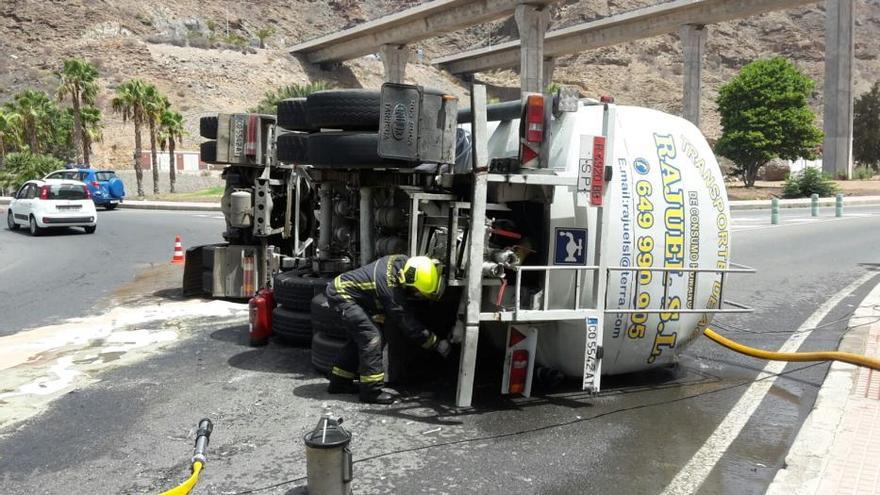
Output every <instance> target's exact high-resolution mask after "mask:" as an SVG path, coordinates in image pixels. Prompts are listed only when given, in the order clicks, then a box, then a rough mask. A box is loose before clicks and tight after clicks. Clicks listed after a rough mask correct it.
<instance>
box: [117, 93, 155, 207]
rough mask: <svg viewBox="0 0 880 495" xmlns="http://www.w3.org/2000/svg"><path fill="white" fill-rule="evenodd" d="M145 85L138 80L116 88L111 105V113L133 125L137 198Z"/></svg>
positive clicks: (140, 179) (141, 176) (141, 182)
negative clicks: (120, 116) (118, 115)
mask: <svg viewBox="0 0 880 495" xmlns="http://www.w3.org/2000/svg"><path fill="white" fill-rule="evenodd" d="M146 89H147V84H146V83H144V82H143V81H141V80H140V79H130V80H128V81H125V82H124V83H122V84H120V85H119V87H118V88H116V96H115V97H114V98H113V101H112V102H111V105H112V107H113V111H114V112H116V113H119V114H121V115H122V121H123V122H128V121H131V123H132V124H134V174H135V177H137V192H138V196H140V197H143V196H144V173H143V171H142V170H141V161H140V158H141V126H143V125H144V124H145V123H146V122H147V94H146Z"/></svg>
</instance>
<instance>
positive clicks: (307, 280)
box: [274, 269, 330, 314]
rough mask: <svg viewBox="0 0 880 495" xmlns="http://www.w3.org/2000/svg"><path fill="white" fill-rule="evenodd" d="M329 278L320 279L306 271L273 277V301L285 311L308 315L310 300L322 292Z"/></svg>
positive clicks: (292, 271) (296, 271)
mask: <svg viewBox="0 0 880 495" xmlns="http://www.w3.org/2000/svg"><path fill="white" fill-rule="evenodd" d="M328 282H330V279H329V278H324V277H320V276H318V275H317V274H314V273H312V272H311V270H308V269H302V270H291V271H289V272H283V273H279V274H278V275H276V276H275V285H274V287H275V300H276V301H277V302H278V304H280V305H282V306H284V307H285V308H287V309H291V310H296V311H303V312H305V313H306V314H308V312H309V311H311V308H312V298H314V297H315V296H316V295H318V294H321V293H323V292H324V288H325V287H326V286H327V283H328Z"/></svg>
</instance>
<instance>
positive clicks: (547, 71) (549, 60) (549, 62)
mask: <svg viewBox="0 0 880 495" xmlns="http://www.w3.org/2000/svg"><path fill="white" fill-rule="evenodd" d="M555 68H556V59H555V58H553V57H544V66H543V67H541V81H542V82H543V83H544V87H547V85H548V84H550V83H552V82H553V70H554V69H555Z"/></svg>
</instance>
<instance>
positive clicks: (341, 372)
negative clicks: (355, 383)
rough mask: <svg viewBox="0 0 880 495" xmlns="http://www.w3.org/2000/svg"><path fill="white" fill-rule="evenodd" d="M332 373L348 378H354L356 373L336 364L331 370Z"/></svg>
mask: <svg viewBox="0 0 880 495" xmlns="http://www.w3.org/2000/svg"><path fill="white" fill-rule="evenodd" d="M330 373H331V374H334V375H336V376H338V377H340V378H345V379H346V380H354V377H355V375H354V373H352V372H351V371H345V370H344V369H342V368H339V367H336V366H334V367H333V369H332V370H330Z"/></svg>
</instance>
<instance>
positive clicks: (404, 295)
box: [326, 255, 450, 404]
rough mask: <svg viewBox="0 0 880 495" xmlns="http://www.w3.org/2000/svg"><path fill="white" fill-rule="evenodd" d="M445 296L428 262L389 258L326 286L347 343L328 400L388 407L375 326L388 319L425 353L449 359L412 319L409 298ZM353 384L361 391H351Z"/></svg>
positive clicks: (441, 344) (441, 343) (440, 343)
mask: <svg viewBox="0 0 880 495" xmlns="http://www.w3.org/2000/svg"><path fill="white" fill-rule="evenodd" d="M442 292H443V284H442V277H441V276H440V271H439V270H438V268H437V265H436V263H435V262H434V261H433V260H432V259H431V258H428V257H426V256H415V257H412V258H410V257H407V256H404V255H391V256H385V257H382V258H379V259H378V260H376V261H374V262H372V263H370V264H368V265H366V266H362V267H360V268H357V269H355V270H351V271H349V272H346V273H343V274H342V275H340V276H338V277H336V278H335V279H334V280H333V281H332V282H330V283H329V284H327V290H326V294H327V302H328V303H329V304H330V307H331V308H333V309H334V310H335V311H336V312H337V313H339V315H340V316H341V317H342V321H343V322H344V324H345V328H346V333H347V334H348V342H347V343H346V344H345V347H343V348H342V350H341V351H340V353H339V356H337V358H336V362H335V363H334V366H333V369H332V370H331V371H330V385H329V387H328V388H327V392H329V393H331V394H338V393H354V392H356V391H359V392H360V399H361V401H362V402H368V403H375V404H391V403H393V402H394V401H395V398H394V396H393V395H391V394H389V393H387V392H383V391H382V387H383V385H384V384H385V373H384V367H383V365H382V335H381V332H380V331H379V328H378V327H377V326H376V323H377V322H380V321H381V320H382V319H384V318H387V319H390V320H391V321H393V322H394V323H396V324H397V327H398V328H400V329H401V330H402V331H403V333H404V335H406V336H408V337H409V338H410V339H412V340H414V341H415V342H416V343H418V344H419V345H421V346H422V348H424V349H428V350H435V351H437V352H438V353H440V355H442V356H443V357H446V356H448V355H449V351H450V345H449V342H448V341H446V340H441V339H439V338H438V337H437V335H435V334H434V333H432V332H431V331H429V330H428V329H427V328H425V326H424V325H422V324H421V323H419V321H418V320H416V319H415V315H414V312H413V310H412V309H411V308H409V307H407V306H408V303H407V299H408V296H411V295H414V296H418V297H422V298H426V299H430V300H437V299H439V298H440V296H441V294H442ZM355 380H357V381H358V382H359V386H356V385H355Z"/></svg>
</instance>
